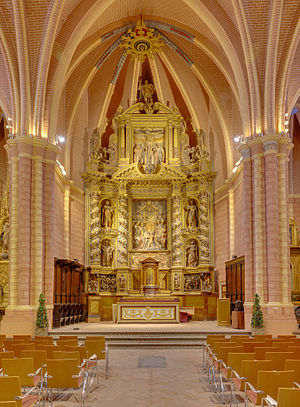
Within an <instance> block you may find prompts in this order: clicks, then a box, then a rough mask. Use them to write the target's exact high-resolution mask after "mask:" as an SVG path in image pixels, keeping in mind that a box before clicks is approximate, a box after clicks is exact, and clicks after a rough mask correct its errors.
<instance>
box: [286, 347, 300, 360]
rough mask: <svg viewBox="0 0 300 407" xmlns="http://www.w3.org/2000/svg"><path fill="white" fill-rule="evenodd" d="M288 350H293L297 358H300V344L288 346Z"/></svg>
mask: <svg viewBox="0 0 300 407" xmlns="http://www.w3.org/2000/svg"><path fill="white" fill-rule="evenodd" d="M287 352H293V354H294V358H295V359H300V346H288V348H287Z"/></svg>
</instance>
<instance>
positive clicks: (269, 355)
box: [266, 352, 294, 370]
mask: <svg viewBox="0 0 300 407" xmlns="http://www.w3.org/2000/svg"><path fill="white" fill-rule="evenodd" d="M293 358H294V354H293V353H292V352H266V359H268V360H272V362H273V370H284V369H285V361H286V360H287V359H293Z"/></svg>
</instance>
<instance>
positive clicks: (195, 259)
mask: <svg viewBox="0 0 300 407" xmlns="http://www.w3.org/2000/svg"><path fill="white" fill-rule="evenodd" d="M198 264H199V248H198V244H197V241H196V240H195V239H191V241H190V244H189V245H188V247H187V248H186V265H187V266H188V267H196V266H198Z"/></svg>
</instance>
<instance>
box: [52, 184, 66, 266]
mask: <svg viewBox="0 0 300 407" xmlns="http://www.w3.org/2000/svg"><path fill="white" fill-rule="evenodd" d="M53 204H54V235H53V236H54V257H57V258H60V259H63V258H65V247H64V245H65V244H64V194H63V191H62V190H61V188H60V187H59V185H58V183H57V180H56V182H55V185H54V203H53Z"/></svg>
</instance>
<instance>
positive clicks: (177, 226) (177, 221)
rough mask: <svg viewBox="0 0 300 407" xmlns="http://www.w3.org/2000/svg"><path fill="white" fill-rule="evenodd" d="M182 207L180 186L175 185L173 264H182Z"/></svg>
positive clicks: (173, 202) (173, 197)
mask: <svg viewBox="0 0 300 407" xmlns="http://www.w3.org/2000/svg"><path fill="white" fill-rule="evenodd" d="M181 207H182V199H181V193H180V186H179V185H174V186H173V196H172V264H173V265H182V241H181V228H182V219H181V210H182V209H181Z"/></svg>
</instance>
